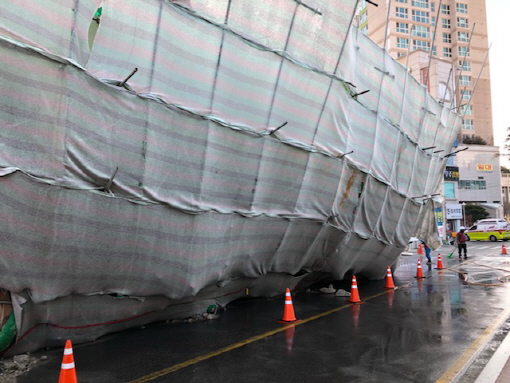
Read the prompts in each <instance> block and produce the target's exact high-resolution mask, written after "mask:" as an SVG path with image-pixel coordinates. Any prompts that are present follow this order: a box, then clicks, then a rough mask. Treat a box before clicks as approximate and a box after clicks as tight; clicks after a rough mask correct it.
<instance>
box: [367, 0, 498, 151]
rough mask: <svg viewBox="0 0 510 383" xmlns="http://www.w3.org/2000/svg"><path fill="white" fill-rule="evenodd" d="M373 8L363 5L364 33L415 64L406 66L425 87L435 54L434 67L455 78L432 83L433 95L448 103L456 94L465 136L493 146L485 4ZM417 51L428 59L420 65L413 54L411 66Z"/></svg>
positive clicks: (469, 0) (399, 3)
mask: <svg viewBox="0 0 510 383" xmlns="http://www.w3.org/2000/svg"><path fill="white" fill-rule="evenodd" d="M372 2H375V3H377V4H378V6H377V7H376V6H375V5H372V4H370V3H369V2H367V1H365V0H361V11H360V13H359V21H358V22H359V27H360V29H361V30H362V31H363V32H364V33H365V34H367V35H368V36H369V37H370V38H371V39H372V40H374V41H375V42H376V43H378V44H379V45H381V46H383V45H385V47H386V49H387V50H388V52H389V53H390V54H391V55H392V56H393V57H395V58H397V59H399V61H400V62H401V63H402V64H406V61H408V60H411V62H412V64H413V65H410V64H411V63H409V62H408V66H409V67H410V68H411V69H412V71H413V72H412V74H413V75H414V77H416V78H417V79H418V80H419V81H422V83H423V82H424V81H426V68H427V67H428V54H429V52H431V51H432V57H433V58H434V60H433V61H434V65H436V64H438V63H439V64H440V66H442V67H443V69H442V70H443V72H444V67H445V66H449V68H451V73H449V72H450V71H446V76H447V77H446V79H445V78H443V79H442V81H440V82H441V84H439V82H438V81H436V82H434V85H435V87H434V86H433V88H432V89H431V87H430V86H431V84H429V92H430V93H431V95H432V96H433V97H435V98H436V99H439V100H441V99H443V98H446V99H447V100H446V101H448V98H451V97H450V95H452V94H453V93H455V95H454V97H453V100H452V102H453V106H454V107H459V104H460V111H459V114H461V115H464V118H463V123H462V135H463V136H464V137H470V136H479V137H481V138H483V139H484V140H485V142H486V143H487V144H488V145H494V134H493V129H492V110H491V93H490V75H489V65H488V64H489V63H488V58H487V61H486V63H485V64H486V65H485V67H484V68H483V69H482V66H483V64H484V61H485V60H486V57H487V52H488V39H487V21H486V10H485V0H442V2H441V4H440V1H439V0H434V1H430V0H391V1H390V0H373V1H372ZM388 7H389V8H390V9H389V12H388ZM388 13H389V17H388ZM436 25H437V28H436ZM386 27H387V28H386ZM434 30H436V33H435V41H434V44H432V40H433V38H434ZM385 37H386V40H385ZM414 51H422V52H423V53H425V52H426V53H427V54H422V55H421V57H422V59H421V60H419V59H418V57H417V56H418V55H416V54H414V55H413V56H415V57H414V61H412V58H411V55H409V58H408V57H407V53H408V52H411V53H412V52H414ZM424 57H425V58H424ZM418 71H419V72H418ZM434 71H437V69H436V68H431V73H430V76H431V80H432V77H433V76H434ZM479 75H480V77H479V79H478V76H479ZM443 77H444V76H443ZM477 80H478V81H477ZM430 83H432V81H430ZM475 86H476V89H475ZM445 96H446V97H445Z"/></svg>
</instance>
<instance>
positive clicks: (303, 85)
mask: <svg viewBox="0 0 510 383" xmlns="http://www.w3.org/2000/svg"><path fill="white" fill-rule="evenodd" d="M303 3H306V4H304V5H303ZM355 5H356V1H354V0H342V1H339V0H338V1H335V2H331V1H328V0H310V1H308V2H307V1H299V2H297V1H294V0H281V1H278V2H275V1H273V0H259V1H239V0H222V1H219V0H210V1H204V0H200V1H194V0H187V1H185V0H182V1H163V0H143V1H141V0H122V1H120V0H103V1H100V0H80V1H74V2H72V1H60V0H4V1H2V4H1V5H0V57H1V61H2V65H1V67H0V73H1V76H0V79H1V80H0V86H1V92H0V121H1V122H0V123H1V131H0V145H1V150H0V166H1V167H2V168H4V169H5V171H3V172H2V177H1V178H0V196H1V198H2V204H1V205H0V234H1V235H2V238H3V242H2V250H1V251H0V276H1V279H0V288H4V289H7V290H9V291H10V292H11V293H12V295H13V299H14V303H15V309H16V322H17V327H18V340H19V347H18V350H28V349H33V348H36V347H40V346H42V345H50V344H52V342H54V341H55V340H56V339H59V338H63V337H65V336H68V335H69V334H72V335H73V337H74V338H73V339H76V341H79V340H88V339H93V338H94V337H97V336H99V335H101V334H103V333H105V332H107V331H112V330H115V329H119V328H124V327H129V326H132V325H137V324H140V323H143V322H148V321H151V320H157V319H165V317H172V316H178V315H181V314H183V313H184V311H186V310H183V308H182V307H184V306H183V305H180V306H179V308H178V309H175V310H173V311H172V307H176V306H175V304H176V303H181V304H182V303H187V304H188V310H187V311H186V313H188V314H189V312H193V311H198V310H203V309H204V305H205V307H207V304H210V303H211V302H213V303H214V302H216V303H220V304H221V303H222V302H223V303H224V302H228V300H229V299H234V298H236V297H239V296H243V295H244V294H245V288H250V291H251V294H255V295H256V294H260V295H263V294H265V295H271V294H278V293H281V292H282V291H284V289H285V287H293V286H295V285H296V284H297V283H298V282H299V281H301V280H302V279H303V278H304V277H303V276H306V274H308V273H314V272H316V273H329V274H330V275H332V276H333V277H335V278H343V277H344V276H346V274H350V273H361V274H364V275H366V276H368V277H370V278H382V277H383V276H384V275H385V272H386V266H387V265H388V264H392V263H393V262H394V260H395V259H396V258H397V257H398V255H399V254H400V252H401V251H402V250H403V249H404V248H405V247H406V245H407V241H408V239H409V238H410V237H411V236H412V235H413V234H415V233H416V232H417V231H418V230H420V232H421V233H424V234H427V232H428V233H429V234H430V233H431V232H432V231H433V230H434V222H433V220H430V219H427V220H425V221H424V218H425V217H429V216H430V214H429V213H430V212H431V211H432V209H433V207H432V203H430V202H429V203H426V204H423V200H422V199H416V198H414V199H413V197H417V196H423V195H429V194H432V193H433V192H434V191H435V190H436V189H437V188H438V185H439V182H440V181H441V177H442V174H443V172H442V169H443V168H444V166H445V161H446V159H445V158H443V157H440V155H439V154H433V153H431V151H430V150H429V151H424V150H422V148H425V147H430V146H435V147H436V148H435V150H436V151H440V150H443V152H442V153H441V154H443V155H444V154H445V153H449V152H450V150H451V148H452V145H453V142H454V140H455V138H456V135H457V132H458V129H459V124H460V119H459V117H458V116H457V115H456V114H454V113H451V112H450V111H449V110H448V109H447V108H443V107H442V106H441V105H439V104H437V103H436V102H435V101H434V100H432V99H431V97H430V96H429V95H428V94H427V92H426V89H425V88H424V87H423V86H422V85H420V84H419V83H417V82H416V81H415V80H414V79H413V78H412V77H410V76H409V75H408V74H407V72H406V69H405V68H404V67H402V66H401V65H400V64H398V63H397V62H395V61H394V60H393V59H391V57H390V56H389V55H388V54H387V53H386V52H385V51H383V50H382V49H381V48H380V47H378V46H377V45H376V44H374V43H373V42H372V41H370V40H369V39H368V38H367V37H366V36H364V35H362V34H361V33H360V32H359V31H358V30H356V29H354V28H352V29H351V27H350V21H351V19H352V16H353V11H354V7H355ZM100 6H101V7H102V15H101V19H100V24H99V28H98V31H97V34H96V36H95V39H94V40H93V41H92V40H89V38H90V37H89V27H90V25H91V23H95V21H92V19H93V16H94V13H95V12H96V10H97V9H98V7H100ZM92 25H93V24H92ZM90 45H91V46H92V49H89V46H90ZM134 68H137V72H136V73H135V74H134V75H133V77H132V78H130V79H129V80H128V82H127V84H128V89H126V88H123V87H119V86H115V85H112V84H114V83H116V82H119V81H122V80H123V79H125V78H126V77H127V76H128V75H129V74H130V73H131V72H132V71H133V70H134ZM366 90H368V91H369V92H368V93H363V94H361V95H358V96H356V94H357V93H362V92H364V91H366ZM284 124H285V126H283V127H281V129H279V130H278V131H277V132H273V131H274V130H275V129H277V128H278V127H280V126H282V125H284ZM424 222H425V223H424ZM299 276H301V277H299ZM282 289H283V290H282ZM227 297H228V298H227ZM201 303H202V304H201ZM77 307H79V315H78V314H77V311H76V310H78V309H77Z"/></svg>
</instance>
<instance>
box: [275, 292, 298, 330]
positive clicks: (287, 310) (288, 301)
mask: <svg viewBox="0 0 510 383" xmlns="http://www.w3.org/2000/svg"><path fill="white" fill-rule="evenodd" d="M296 320H297V319H296V315H295V314H294V306H293V305H292V298H291V295H290V290H289V289H288V288H287V291H286V292H285V306H284V307H283V319H282V320H281V321H279V322H281V323H286V322H295V321H296Z"/></svg>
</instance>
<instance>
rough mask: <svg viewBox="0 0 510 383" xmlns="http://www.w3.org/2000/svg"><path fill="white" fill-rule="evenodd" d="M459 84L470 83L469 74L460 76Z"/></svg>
mask: <svg viewBox="0 0 510 383" xmlns="http://www.w3.org/2000/svg"><path fill="white" fill-rule="evenodd" d="M460 85H471V76H464V75H462V76H460Z"/></svg>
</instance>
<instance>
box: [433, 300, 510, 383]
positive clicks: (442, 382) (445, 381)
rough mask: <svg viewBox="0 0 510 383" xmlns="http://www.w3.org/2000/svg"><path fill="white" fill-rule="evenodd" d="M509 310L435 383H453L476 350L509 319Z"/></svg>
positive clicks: (500, 315) (499, 316) (475, 353)
mask: <svg viewBox="0 0 510 383" xmlns="http://www.w3.org/2000/svg"><path fill="white" fill-rule="evenodd" d="M509 315H510V309H506V310H504V311H503V312H502V313H501V314H499V315H498V317H497V318H496V319H495V320H494V322H492V324H491V325H490V326H489V327H487V328H486V329H485V330H484V331H483V332H482V333H481V334H480V335H479V336H478V338H476V339H475V340H474V341H473V343H471V345H470V346H469V347H468V348H467V350H466V351H464V353H463V354H462V355H461V356H460V357H459V358H458V359H457V360H456V361H455V362H454V363H453V364H452V365H451V366H450V368H449V369H448V370H446V371H445V373H444V374H443V375H442V376H441V377H440V378H439V379H438V380H437V381H436V383H449V382H451V381H453V380H454V379H455V378H456V377H457V375H458V374H460V373H461V372H462V371H463V370H464V369H465V368H466V366H467V365H468V364H469V362H470V361H471V360H472V358H474V357H475V356H476V355H477V354H478V350H479V349H480V347H481V346H483V345H484V344H485V343H486V342H487V341H488V338H489V337H491V336H492V334H493V333H494V331H495V330H497V329H498V328H499V327H500V326H501V325H502V324H503V323H504V322H505V321H506V320H507V319H508V317H509Z"/></svg>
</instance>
